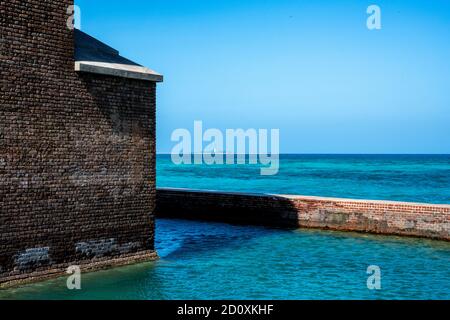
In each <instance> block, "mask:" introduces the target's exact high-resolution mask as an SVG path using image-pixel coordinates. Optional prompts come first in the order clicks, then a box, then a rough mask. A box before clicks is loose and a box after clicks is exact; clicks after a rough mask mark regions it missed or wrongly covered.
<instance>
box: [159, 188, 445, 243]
mask: <svg viewBox="0 0 450 320" xmlns="http://www.w3.org/2000/svg"><path fill="white" fill-rule="evenodd" d="M156 215H157V216H159V217H171V218H183V219H202V220H212V221H224V222H231V223H244V224H262V225H269V226H286V227H306V228H321V229H330V230H341V231H358V232H368V233H376V234H386V235H404V236H416V237H424V238H433V239H440V240H447V241H449V240H450V205H432V204H419V203H405V202H392V201H369V200H352V199H335V198H319V197H302V196H288V195H266V194H245V193H232V192H216V191H196V190H184V189H158V191H157V200H156Z"/></svg>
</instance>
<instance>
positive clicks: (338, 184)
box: [157, 154, 450, 204]
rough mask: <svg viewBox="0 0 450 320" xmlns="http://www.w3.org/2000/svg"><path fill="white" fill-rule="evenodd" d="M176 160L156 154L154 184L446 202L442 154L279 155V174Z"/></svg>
mask: <svg viewBox="0 0 450 320" xmlns="http://www.w3.org/2000/svg"><path fill="white" fill-rule="evenodd" d="M246 163H247V164H233V165H227V164H220V165H217V164H216V165H206V164H181V165H176V164H174V163H173V162H172V160H171V155H170V154H158V155H157V186H158V187H169V188H188V189H201V190H204V189H207V190H219V191H235V192H256V193H271V194H298V195H304V196H320V197H336V198H351V199H367V200H389V201H405V202H420V203H434V204H450V155H447V154H280V163H279V167H280V168H279V172H278V174H276V175H273V176H261V175H260V170H259V169H260V167H261V165H259V164H256V165H254V164H251V165H250V164H248V161H246Z"/></svg>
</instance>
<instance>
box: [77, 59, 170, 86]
mask: <svg viewBox="0 0 450 320" xmlns="http://www.w3.org/2000/svg"><path fill="white" fill-rule="evenodd" d="M75 71H77V72H88V73H96V74H102V75H108V76H114V77H121V78H129V79H136V80H145V81H153V82H162V81H163V76H162V75H160V74H158V73H156V72H155V71H153V70H151V69H148V68H146V67H142V66H133V65H126V64H119V63H105V62H94V61H76V62H75Z"/></svg>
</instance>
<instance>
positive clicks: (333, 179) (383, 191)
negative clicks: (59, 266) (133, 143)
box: [0, 155, 450, 299]
mask: <svg viewBox="0 0 450 320" xmlns="http://www.w3.org/2000/svg"><path fill="white" fill-rule="evenodd" d="M157 171H158V185H159V186H160V187H179V188H180V187H181V188H197V189H215V190H233V191H246V192H269V193H291V194H303V195H317V196H333V197H346V198H363V199H385V200H401V201H415V202H430V203H447V204H448V203H450V156H350V155H348V156H325V155H307V156H292V155H289V156H282V158H281V163H280V172H279V174H278V175H276V176H265V177H264V176H260V175H259V166H254V165H252V166H250V165H235V166H225V165H223V166H222V165H220V166H205V165H198V166H189V165H182V166H175V165H173V164H172V163H171V161H170V156H158V166H157ZM156 235H157V236H156V247H157V250H158V253H159V255H160V257H161V259H160V260H159V261H155V262H149V263H143V264H138V265H134V266H127V267H122V268H116V269H113V270H108V271H101V272H95V273H90V274H83V275H82V289H81V290H79V291H70V290H68V289H67V287H66V278H60V279H56V280H51V281H46V282H42V283H38V284H32V285H28V286H25V287H21V288H19V289H12V290H3V291H0V299H450V267H449V266H450V243H449V242H441V241H433V240H424V239H415V238H406V237H405V238H402V237H392V236H378V235H366V234H358V233H342V232H332V231H320V230H305V229H302V230H283V229H275V228H267V227H256V226H235V225H228V224H222V223H209V222H198V221H184V220H166V219H159V220H158V221H157V227H156ZM370 265H376V266H379V267H380V269H381V289H380V290H369V289H368V287H367V278H368V276H369V275H368V274H367V268H368V266H370Z"/></svg>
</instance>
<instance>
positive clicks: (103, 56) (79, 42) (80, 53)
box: [74, 29, 163, 82]
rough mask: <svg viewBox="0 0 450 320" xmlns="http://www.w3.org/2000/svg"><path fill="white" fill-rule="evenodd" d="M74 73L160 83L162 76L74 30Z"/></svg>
mask: <svg viewBox="0 0 450 320" xmlns="http://www.w3.org/2000/svg"><path fill="white" fill-rule="evenodd" d="M74 42H75V71H77V72H88V73H96V74H101V75H108V76H114V77H121V78H129V79H137V80H144V81H152V82H162V81H163V76H162V75H161V74H159V73H157V72H156V71H154V70H152V69H149V68H147V67H144V66H141V65H140V64H137V63H136V62H133V61H131V60H129V59H127V58H124V57H122V56H121V55H120V54H119V51H117V50H115V49H113V48H111V47H110V46H108V45H107V44H105V43H103V42H101V41H99V40H97V39H95V38H94V37H91V36H90V35H88V34H86V33H84V32H82V31H80V30H77V29H75V30H74Z"/></svg>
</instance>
